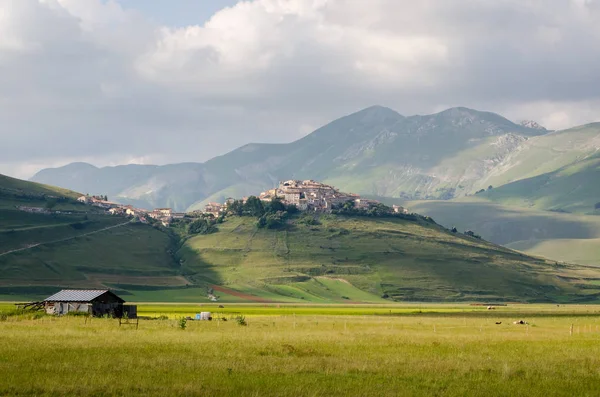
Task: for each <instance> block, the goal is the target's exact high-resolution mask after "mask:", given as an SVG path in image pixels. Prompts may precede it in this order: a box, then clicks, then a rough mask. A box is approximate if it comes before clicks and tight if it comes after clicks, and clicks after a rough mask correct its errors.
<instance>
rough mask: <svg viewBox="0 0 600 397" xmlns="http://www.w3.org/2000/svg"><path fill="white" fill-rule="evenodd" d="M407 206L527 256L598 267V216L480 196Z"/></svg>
mask: <svg viewBox="0 0 600 397" xmlns="http://www.w3.org/2000/svg"><path fill="white" fill-rule="evenodd" d="M407 206H408V207H409V208H410V209H411V210H413V211H416V212H419V213H422V214H426V215H429V216H431V217H433V218H434V219H436V221H438V222H439V223H441V224H443V225H445V226H448V227H453V226H456V227H457V228H458V229H459V230H461V231H462V230H474V231H475V232H477V233H478V234H481V235H482V236H483V237H484V238H485V239H487V240H489V241H493V242H495V243H497V244H502V245H506V246H508V247H510V248H514V249H518V250H522V251H524V252H526V253H528V254H532V255H536V256H543V257H546V258H551V259H554V260H558V261H565V262H570V263H581V264H586V265H594V266H600V254H599V252H598V250H596V249H594V247H596V241H597V239H599V238H600V216H589V215H587V216H586V215H580V214H568V213H559V212H552V211H539V210H535V209H529V208H516V207H510V206H505V205H500V204H496V203H491V202H489V201H487V200H485V199H483V198H479V197H469V198H464V199H460V200H452V201H416V202H410V203H408V204H407Z"/></svg>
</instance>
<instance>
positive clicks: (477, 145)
mask: <svg viewBox="0 0 600 397" xmlns="http://www.w3.org/2000/svg"><path fill="white" fill-rule="evenodd" d="M599 148H600V124H590V125H587V126H583V127H579V128H574V129H571V130H565V131H558V132H551V131H547V130H546V129H544V128H543V127H541V126H540V125H539V124H537V123H535V122H532V121H528V122H524V123H522V124H516V123H513V122H511V121H509V120H508V119H506V118H504V117H502V116H500V115H498V114H495V113H490V112H481V111H477V110H472V109H467V108H461V107H458V108H451V109H448V110H446V111H443V112H440V113H436V114H433V115H425V116H410V117H405V116H403V115H401V114H399V113H397V112H395V111H394V110H392V109H389V108H385V107H381V106H373V107H370V108H367V109H364V110H361V111H359V112H356V113H353V114H351V115H348V116H345V117H342V118H340V119H337V120H335V121H333V122H331V123H329V124H327V125H325V126H323V127H321V128H319V129H317V130H316V131H314V132H313V133H311V134H309V135H307V136H306V137H304V138H302V139H299V140H297V141H295V142H292V143H288V144H260V143H252V144H247V145H244V146H241V147H240V148H238V149H236V150H234V151H232V152H230V153H227V154H225V155H223V156H219V157H215V158H213V159H211V160H209V161H207V162H205V163H181V164H172V165H165V166H153V165H123V166H117V167H103V168H97V167H94V166H92V165H89V164H85V163H73V164H69V165H67V166H64V167H60V168H54V169H45V170H42V171H40V172H38V173H37V174H36V175H35V176H34V177H33V178H32V179H31V180H32V181H36V182H42V183H47V184H52V185H57V186H61V187H66V188H69V189H73V190H77V191H81V192H87V193H94V194H107V195H108V196H109V197H110V198H111V199H114V200H117V201H121V202H127V203H132V204H135V205H138V206H141V207H146V208H151V207H164V206H167V207H173V208H175V209H177V210H189V209H197V208H200V207H201V206H202V204H203V203H205V202H207V201H222V200H223V199H224V198H226V197H229V196H232V197H241V196H244V195H249V194H257V193H258V192H260V191H261V190H263V189H267V188H270V187H272V186H274V185H275V184H276V183H277V182H278V181H279V180H283V179H290V178H298V179H316V180H320V181H324V182H327V183H330V184H333V185H335V186H337V187H339V188H341V189H343V190H345V191H351V192H355V193H359V194H364V195H371V196H379V197H391V198H398V199H451V198H455V197H463V196H466V195H472V194H474V193H475V192H477V191H479V190H481V189H487V188H488V186H489V185H493V186H494V187H495V188H494V190H493V191H492V193H489V194H490V197H492V198H493V197H495V196H494V194H495V192H496V191H498V192H499V193H498V197H500V196H501V197H506V196H507V195H510V193H502V192H503V191H504V190H496V189H497V187H499V186H501V185H506V184H509V183H511V182H515V181H522V182H520V183H523V184H527V183H529V182H528V178H542V179H543V178H549V177H550V173H555V172H559V170H560V169H563V168H564V167H570V166H573V167H576V164H583V163H581V162H582V161H592V156H593V155H594V154H595V153H596V152H597V151H598V150H599ZM590 164H593V162H592V163H590ZM582 167H583V165H582ZM582 169H583V168H582ZM590 172H591V171H590ZM571 174H575V172H571ZM561 175H562V174H561ZM563 177H566V176H564V175H563ZM571 178H572V177H571ZM553 180H556V177H553ZM591 186H592V184H590V189H588V190H589V192H588V190H586V192H588V193H585V197H578V199H577V205H575V207H577V208H588V209H591V208H592V206H593V203H594V202H595V201H594V200H596V197H595V193H596V192H595V190H594V189H595V188H594V187H591ZM506 189H509V190H507V192H513V193H514V191H515V190H514V189H513V188H510V187H509V186H508V185H507V188H506ZM525 190H526V191H528V189H525ZM559 190H560V189H559ZM557 193H559V192H557ZM517 196H518V194H517ZM565 199H566V200H567V201H568V200H569V197H566V198H565ZM571 199H573V197H571ZM545 203H547V204H548V206H550V207H551V206H553V205H560V206H566V205H568V203H566V202H564V200H563V201H560V202H559V203H558V204H557V203H555V204H553V201H552V200H546V201H545ZM540 208H546V207H544V205H541V204H540Z"/></svg>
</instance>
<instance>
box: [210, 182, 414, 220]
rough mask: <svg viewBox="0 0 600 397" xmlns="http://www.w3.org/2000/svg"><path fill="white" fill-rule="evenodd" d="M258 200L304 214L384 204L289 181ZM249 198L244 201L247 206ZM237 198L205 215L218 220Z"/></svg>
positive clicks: (400, 210) (401, 210) (402, 210)
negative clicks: (279, 203)
mask: <svg viewBox="0 0 600 397" xmlns="http://www.w3.org/2000/svg"><path fill="white" fill-rule="evenodd" d="M257 197H258V199H259V200H260V201H262V202H271V201H273V200H280V201H281V202H282V203H283V204H285V205H294V206H296V208H298V210H300V211H307V212H322V213H329V212H331V211H332V210H333V209H334V208H335V207H336V206H339V205H342V204H344V203H347V202H352V203H353V205H354V208H356V209H369V208H370V207H371V206H374V205H377V204H380V203H379V201H377V200H369V199H365V198H361V197H360V196H359V195H358V194H354V193H344V192H340V191H339V189H336V188H335V187H333V186H330V185H326V184H324V183H320V182H316V181H313V180H310V179H309V180H305V181H300V180H289V181H285V182H280V183H279V186H278V187H277V188H275V189H270V190H267V191H264V192H262V193H260V194H259V195H258V196H257ZM247 200H248V197H243V198H242V200H241V201H242V203H243V204H245V203H246V201H247ZM234 201H235V199H233V198H231V197H230V198H228V199H227V200H225V202H224V203H223V204H220V203H209V204H207V205H206V206H205V207H204V211H203V212H204V213H205V214H211V215H213V216H215V217H218V216H220V215H222V214H223V213H225V212H226V211H227V206H228V205H231V203H232V202H234ZM392 209H393V211H394V212H395V213H404V214H406V213H408V211H407V210H406V209H405V208H403V207H401V206H399V205H394V206H392Z"/></svg>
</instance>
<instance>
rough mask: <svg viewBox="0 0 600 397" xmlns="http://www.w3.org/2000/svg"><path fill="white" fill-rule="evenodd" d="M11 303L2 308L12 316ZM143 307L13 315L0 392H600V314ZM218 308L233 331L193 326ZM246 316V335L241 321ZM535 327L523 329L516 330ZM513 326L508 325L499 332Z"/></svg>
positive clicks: (596, 309) (6, 326) (1, 319)
mask: <svg viewBox="0 0 600 397" xmlns="http://www.w3.org/2000/svg"><path fill="white" fill-rule="evenodd" d="M10 306H12V305H10V304H0V312H1V311H4V312H5V313H6V312H7V311H8V310H10ZM224 306H225V307H224V308H219V307H218V306H217V305H213V306H210V305H202V306H201V305H191V304H187V305H185V304H184V305H181V304H179V305H167V304H162V305H161V304H140V305H139V312H140V315H141V316H145V317H148V318H161V319H155V320H150V319H143V320H140V322H139V329H136V328H135V327H132V326H119V323H118V320H113V319H92V320H91V321H90V320H89V319H88V320H86V319H85V318H83V317H63V318H57V317H47V316H36V315H31V314H28V315H17V316H6V315H4V316H2V315H0V334H1V335H2V338H1V339H0V373H2V376H1V377H0V395H11V396H14V395H19V396H30V395H31V396H33V395H36V396H60V395H78V396H116V395H128V396H134V395H140V396H142V395H143V396H164V395H189V396H192V395H198V396H200V395H202V396H217V395H218V396H228V395H235V396H403V395H411V396H419V395H423V396H431V395H444V396H464V395H485V396H518V395H527V396H538V395H544V396H562V395H565V396H567V395H568V396H573V395H576V396H592V395H597V391H598V390H599V389H600V373H599V371H598V368H599V367H600V358H599V357H600V344H598V339H599V338H600V329H599V327H600V324H599V322H598V319H599V315H600V306H597V305H595V306H592V305H589V306H587V305H579V306H572V305H561V306H556V305H509V306H506V307H497V308H496V309H494V310H486V307H485V306H469V305H454V304H447V305H419V304H412V305H402V306H399V305H370V306H360V305H350V306H348V305H347V306H309V305H305V306H300V305H287V306H285V305H270V306H269V305H235V306H234V305H227V304H226V305H224ZM206 310H208V311H211V312H213V315H214V316H215V317H218V318H220V319H223V318H224V319H226V320H227V321H224V320H221V321H216V320H213V321H211V322H208V321H188V322H187V324H186V327H185V329H181V327H180V324H181V320H180V319H181V317H182V316H187V315H193V314H194V313H197V312H200V311H206ZM240 315H242V316H245V319H246V321H247V325H246V326H241V325H238V323H237V321H235V318H236V317H237V316H240ZM521 319H523V320H525V321H527V322H528V324H527V325H515V324H513V321H515V320H521ZM498 323H501V324H498Z"/></svg>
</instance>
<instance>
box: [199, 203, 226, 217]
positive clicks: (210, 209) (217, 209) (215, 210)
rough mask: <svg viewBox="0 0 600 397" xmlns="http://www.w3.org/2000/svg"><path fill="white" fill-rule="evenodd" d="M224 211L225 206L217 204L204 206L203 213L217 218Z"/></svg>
mask: <svg viewBox="0 0 600 397" xmlns="http://www.w3.org/2000/svg"><path fill="white" fill-rule="evenodd" d="M224 211H225V206H224V205H221V204H219V203H208V204H206V205H205V206H204V213H205V214H210V215H212V216H214V217H215V218H218V217H219V216H220V215H221V214H222V213H223V212H224Z"/></svg>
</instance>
